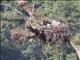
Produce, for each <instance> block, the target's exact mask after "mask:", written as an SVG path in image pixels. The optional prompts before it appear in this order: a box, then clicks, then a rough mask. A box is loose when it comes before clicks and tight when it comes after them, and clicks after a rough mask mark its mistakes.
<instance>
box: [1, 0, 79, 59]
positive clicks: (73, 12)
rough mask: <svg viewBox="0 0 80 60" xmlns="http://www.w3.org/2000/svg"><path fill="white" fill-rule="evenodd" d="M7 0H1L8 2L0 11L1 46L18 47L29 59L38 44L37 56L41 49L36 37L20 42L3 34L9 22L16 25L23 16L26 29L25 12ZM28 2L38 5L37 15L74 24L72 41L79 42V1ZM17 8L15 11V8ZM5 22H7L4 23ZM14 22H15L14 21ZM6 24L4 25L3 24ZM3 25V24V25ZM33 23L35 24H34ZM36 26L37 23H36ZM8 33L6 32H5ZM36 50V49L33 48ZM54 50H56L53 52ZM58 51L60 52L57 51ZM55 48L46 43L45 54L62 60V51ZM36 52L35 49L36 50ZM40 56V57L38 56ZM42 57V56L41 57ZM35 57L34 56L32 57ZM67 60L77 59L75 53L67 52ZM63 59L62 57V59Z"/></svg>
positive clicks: (37, 0) (38, 0)
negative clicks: (10, 39) (30, 40)
mask: <svg viewBox="0 0 80 60" xmlns="http://www.w3.org/2000/svg"><path fill="white" fill-rule="evenodd" d="M7 1H8V0H6V2H4V1H3V2H2V3H3V4H9V6H12V7H9V6H7V5H6V6H4V11H3V12H0V13H1V16H0V18H1V22H2V23H1V24H2V26H1V27H0V29H1V30H2V31H1V34H2V35H1V39H0V42H1V46H2V47H7V48H15V47H16V49H19V50H20V52H21V55H23V56H24V57H26V59H30V58H34V56H35V55H33V49H34V48H36V46H39V48H38V49H40V52H39V54H36V55H37V56H39V55H40V54H42V51H41V48H42V47H41V42H40V40H39V41H37V40H38V38H37V39H33V41H32V42H29V41H26V42H22V43H16V42H14V41H9V40H8V39H7V38H6V37H5V35H4V32H5V31H6V28H7V26H8V25H9V24H11V25H12V26H14V25H15V26H16V25H17V22H18V21H17V20H20V19H23V18H25V21H26V24H25V29H26V25H28V24H27V20H28V19H27V18H26V15H25V13H24V12H23V11H22V9H21V8H20V7H18V6H17V4H16V3H15V2H11V1H9V2H7ZM29 2H30V3H31V4H35V5H40V6H39V7H38V8H36V13H37V14H38V15H41V16H45V17H49V18H51V19H52V20H53V19H54V18H56V19H58V20H62V21H64V22H65V21H68V22H69V23H71V24H72V25H74V24H76V25H74V27H75V28H76V29H75V30H76V32H77V33H76V32H75V36H74V37H73V41H74V42H75V43H76V44H80V1H73V0H72V1H70V2H69V1H66V0H65V1H50V0H46V1H44V0H41V1H40V0H35V1H34V0H29ZM15 9H17V11H16V10H15ZM14 20H15V21H14ZM6 22H7V23H6ZM14 22H15V23H14ZM5 24H6V25H5ZM4 25H5V26H4ZM34 25H35V24H34ZM36 26H37V25H36ZM6 35H8V34H6ZM35 51H36V49H35ZM55 51H57V52H56V53H55ZM59 51H60V52H59ZM59 51H58V50H56V48H55V46H54V50H53V47H51V45H47V48H46V52H47V56H48V59H49V60H62V59H63V58H62V56H63V54H64V53H63V52H62V50H59ZM36 52H37V51H36ZM40 56H41V57H42V56H44V54H42V55H40ZM39 58H40V57H39ZM42 58H44V57H42ZM34 59H36V57H35V58H34ZM66 59H67V60H77V59H76V56H75V53H73V52H72V53H70V54H67V57H66ZM63 60H64V59H63Z"/></svg>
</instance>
